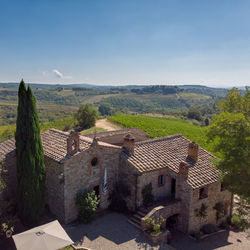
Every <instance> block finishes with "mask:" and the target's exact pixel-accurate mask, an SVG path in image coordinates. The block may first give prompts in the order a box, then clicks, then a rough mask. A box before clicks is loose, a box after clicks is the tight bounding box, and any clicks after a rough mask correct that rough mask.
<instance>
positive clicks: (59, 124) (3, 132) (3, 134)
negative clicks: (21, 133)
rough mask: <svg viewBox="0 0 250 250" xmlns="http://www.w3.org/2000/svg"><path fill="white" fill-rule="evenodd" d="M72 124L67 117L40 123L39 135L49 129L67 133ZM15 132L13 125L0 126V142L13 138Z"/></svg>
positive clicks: (71, 120) (73, 121) (70, 119)
mask: <svg viewBox="0 0 250 250" xmlns="http://www.w3.org/2000/svg"><path fill="white" fill-rule="evenodd" d="M74 123H75V120H74V118H73V117H67V118H64V119H59V120H55V121H52V122H44V123H41V124H40V129H41V133H42V132H44V131H46V130H48V129H50V128H55V129H59V130H64V131H68V130H70V129H72V128H73V126H74ZM15 130H16V125H15V124H12V125H6V126H0V142H3V141H5V140H8V139H10V138H11V137H14V134H15Z"/></svg>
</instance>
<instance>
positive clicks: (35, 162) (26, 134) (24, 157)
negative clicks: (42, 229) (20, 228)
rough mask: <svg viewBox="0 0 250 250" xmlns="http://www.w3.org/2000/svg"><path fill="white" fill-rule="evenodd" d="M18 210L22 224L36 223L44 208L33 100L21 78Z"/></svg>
mask: <svg viewBox="0 0 250 250" xmlns="http://www.w3.org/2000/svg"><path fill="white" fill-rule="evenodd" d="M15 139H16V159H17V161H16V166H17V185H18V186H17V199H18V213H19V216H20V218H21V220H22V222H23V223H24V224H33V223H36V222H37V221H38V219H39V217H40V216H41V214H42V212H43V209H44V192H45V166H44V154H43V148H42V142H41V138H40V127H39V120H38V115H37V110H36V100H35V97H34V95H33V93H32V91H31V88H30V87H28V89H26V87H25V84H24V82H23V81H21V83H20V86H19V91H18V114H17V122H16V134H15Z"/></svg>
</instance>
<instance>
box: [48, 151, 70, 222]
mask: <svg viewBox="0 0 250 250" xmlns="http://www.w3.org/2000/svg"><path fill="white" fill-rule="evenodd" d="M44 163H45V168H46V196H45V201H46V204H47V205H48V206H49V209H50V211H51V212H52V213H53V214H55V215H56V216H57V218H58V219H59V220H60V221H64V219H65V212H64V165H63V164H59V163H57V162H56V161H54V160H52V159H50V158H49V157H47V156H45V157H44Z"/></svg>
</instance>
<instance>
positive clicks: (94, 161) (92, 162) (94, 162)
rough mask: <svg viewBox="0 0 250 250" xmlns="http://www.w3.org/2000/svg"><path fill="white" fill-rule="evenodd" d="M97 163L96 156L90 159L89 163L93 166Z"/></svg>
mask: <svg viewBox="0 0 250 250" xmlns="http://www.w3.org/2000/svg"><path fill="white" fill-rule="evenodd" d="M97 164H98V159H97V158H96V157H94V158H93V159H92V160H91V165H92V166H93V167H94V166H96V165H97Z"/></svg>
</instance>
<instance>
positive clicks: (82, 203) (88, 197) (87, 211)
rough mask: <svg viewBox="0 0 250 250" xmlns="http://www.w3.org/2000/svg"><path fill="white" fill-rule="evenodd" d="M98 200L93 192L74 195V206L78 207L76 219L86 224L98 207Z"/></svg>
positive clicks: (86, 191)
mask: <svg viewBox="0 0 250 250" xmlns="http://www.w3.org/2000/svg"><path fill="white" fill-rule="evenodd" d="M98 204H99V200H98V198H97V196H96V194H95V192H94V191H88V190H85V191H81V192H79V193H78V194H77V195H76V205H77V207H78V219H79V220H80V221H81V222H84V223H88V222H90V221H91V220H92V219H93V217H94V213H95V211H96V209H97V207H98Z"/></svg>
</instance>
